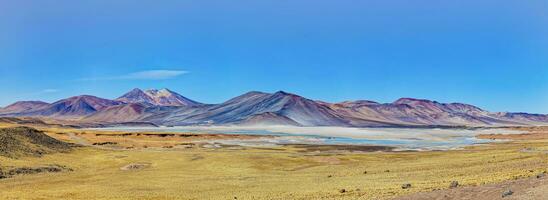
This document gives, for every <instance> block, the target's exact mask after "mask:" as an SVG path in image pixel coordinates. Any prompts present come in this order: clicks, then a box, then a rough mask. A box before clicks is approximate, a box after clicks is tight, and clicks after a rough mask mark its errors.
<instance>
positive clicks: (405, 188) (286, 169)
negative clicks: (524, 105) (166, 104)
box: [0, 122, 548, 200]
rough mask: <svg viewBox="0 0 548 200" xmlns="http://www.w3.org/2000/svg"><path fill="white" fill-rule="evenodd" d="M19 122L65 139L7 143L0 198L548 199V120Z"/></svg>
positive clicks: (0, 160) (10, 126) (1, 159)
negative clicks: (370, 139) (361, 135)
mask: <svg viewBox="0 0 548 200" xmlns="http://www.w3.org/2000/svg"><path fill="white" fill-rule="evenodd" d="M21 126H25V127H30V128H28V129H30V130H34V129H36V131H37V132H38V133H42V132H43V134H45V135H47V136H49V137H51V138H54V139H55V140H58V141H62V142H63V143H65V144H67V145H68V148H67V149H66V150H62V151H49V150H41V149H40V148H39V147H40V145H41V144H31V145H30V146H29V148H27V149H23V150H13V151H21V152H11V153H10V152H9V151H10V149H3V151H4V154H1V155H0V172H3V173H4V175H5V176H4V177H3V178H0V196H1V197H2V199H158V200H160V199H546V198H547V193H546V191H548V181H547V179H546V177H545V176H544V174H545V173H546V170H548V127H508V128H506V129H508V130H520V131H523V133H521V134H485V135H478V136H477V137H478V138H482V139H496V140H500V141H499V142H494V143H487V144H480V145H469V146H465V147H462V148H458V149H450V150H429V151H414V150H397V149H394V148H392V147H388V146H361V145H358V146H352V145H310V144H288V145H279V146H268V147H266V146H265V147H250V146H239V145H227V144H217V143H213V144H211V143H208V142H207V141H211V140H220V139H238V140H246V139H254V138H258V137H269V136H265V135H238V134H232V135H226V134H211V133H199V132H173V133H166V132H142V131H105V130H91V129H79V128H73V127H69V126H59V125H49V124H33V123H27V124H24V123H23V124H22V123H11V122H4V123H2V124H1V125H0V127H1V128H2V130H4V132H7V133H10V131H12V132H13V131H15V132H17V131H20V129H23V130H27V128H14V127H21ZM31 132H32V131H31ZM23 140H25V139H23ZM24 142H25V141H24ZM26 142H29V141H26ZM0 152H2V151H0ZM36 152H38V153H36ZM0 175H1V174H0ZM0 177H2V176H0ZM509 191H511V192H510V193H511V194H506V193H508V192H509Z"/></svg>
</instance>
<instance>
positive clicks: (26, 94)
mask: <svg viewBox="0 0 548 200" xmlns="http://www.w3.org/2000/svg"><path fill="white" fill-rule="evenodd" d="M57 92H59V90H58V89H52V88H48V89H43V90H39V91H35V92H29V93H22V94H20V95H21V96H38V95H46V94H52V93H57Z"/></svg>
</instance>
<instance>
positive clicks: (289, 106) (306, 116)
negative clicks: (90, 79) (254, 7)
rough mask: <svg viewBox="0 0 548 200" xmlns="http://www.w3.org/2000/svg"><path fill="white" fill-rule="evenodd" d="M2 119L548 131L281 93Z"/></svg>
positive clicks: (76, 103)
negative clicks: (493, 128)
mask: <svg viewBox="0 0 548 200" xmlns="http://www.w3.org/2000/svg"><path fill="white" fill-rule="evenodd" d="M0 116H40V117H49V118H60V119H66V118H71V119H77V120H80V121H82V122H86V123H100V124H101V123H105V124H109V123H121V122H150V123H155V124H158V125H222V124H230V125H293V126H346V127H371V126H376V127H378V126H522V125H548V115H541V114H528V113H506V112H489V111H486V110H483V109H480V108H478V107H476V106H472V105H468V104H462V103H440V102H436V101H430V100H424V99H413V98H401V99H398V100H397V101H394V102H393V103H377V102H373V101H367V100H358V101H345V102H341V103H328V102H323V101H316V100H311V99H307V98H305V97H302V96H299V95H295V94H291V93H287V92H283V91H279V92H276V93H264V92H248V93H246V94H243V95H241V96H238V97H235V98H233V99H230V100H228V101H226V102H224V103H221V104H202V103H198V102H196V101H193V100H190V99H188V98H185V97H183V96H181V95H179V94H177V93H175V92H172V91H170V90H168V89H162V90H146V91H143V90H140V89H134V90H132V91H130V92H128V93H126V94H124V95H123V96H121V97H120V98H118V99H116V100H108V99H102V98H98V97H94V96H89V95H84V96H76V97H71V98H68V99H63V100H60V101H57V102H54V103H52V104H48V103H44V102H34V101H29V102H17V103H14V104H12V105H10V106H7V107H6V108H2V109H0Z"/></svg>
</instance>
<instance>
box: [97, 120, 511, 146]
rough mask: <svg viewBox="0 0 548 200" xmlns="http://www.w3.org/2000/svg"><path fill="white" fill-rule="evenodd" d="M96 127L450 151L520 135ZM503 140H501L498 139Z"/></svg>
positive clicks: (271, 142) (270, 142)
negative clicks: (488, 136) (482, 136)
mask: <svg viewBox="0 0 548 200" xmlns="http://www.w3.org/2000/svg"><path fill="white" fill-rule="evenodd" d="M94 130H110V131H147V132H193V133H215V134H249V135H268V136H274V137H264V138H255V139H249V140H236V139H230V140H212V141H204V142H210V143H221V144H231V145H242V146H276V145H281V144H340V145H382V146H395V147H398V149H400V150H407V149H411V150H446V149H457V148H462V147H464V146H467V145H474V144H484V143H489V142H496V141H495V140H485V139H477V138H476V137H475V136H476V135H478V134H493V133H500V134H518V133H521V132H519V131H512V130H507V129H494V128H490V129H442V128H347V127H291V126H246V127H242V126H182V127H112V128H96V129H94ZM497 141H500V140H497Z"/></svg>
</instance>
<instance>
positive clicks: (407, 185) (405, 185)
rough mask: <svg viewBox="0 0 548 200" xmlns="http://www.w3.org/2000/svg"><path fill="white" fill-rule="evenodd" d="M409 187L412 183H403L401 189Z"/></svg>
mask: <svg viewBox="0 0 548 200" xmlns="http://www.w3.org/2000/svg"><path fill="white" fill-rule="evenodd" d="M409 188H411V183H405V184H403V185H401V189H409Z"/></svg>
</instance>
